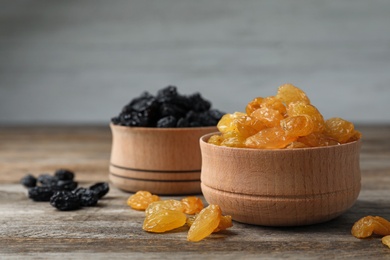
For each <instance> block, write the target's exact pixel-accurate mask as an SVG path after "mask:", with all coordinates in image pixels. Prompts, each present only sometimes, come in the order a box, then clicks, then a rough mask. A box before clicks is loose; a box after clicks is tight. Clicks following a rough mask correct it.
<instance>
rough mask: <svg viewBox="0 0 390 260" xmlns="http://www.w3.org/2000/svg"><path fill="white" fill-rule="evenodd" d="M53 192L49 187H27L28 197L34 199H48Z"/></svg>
mask: <svg viewBox="0 0 390 260" xmlns="http://www.w3.org/2000/svg"><path fill="white" fill-rule="evenodd" d="M53 194H54V192H53V190H52V189H51V187H46V186H35V187H33V188H29V189H28V197H29V198H30V199H32V200H34V201H50V197H51V196H53Z"/></svg>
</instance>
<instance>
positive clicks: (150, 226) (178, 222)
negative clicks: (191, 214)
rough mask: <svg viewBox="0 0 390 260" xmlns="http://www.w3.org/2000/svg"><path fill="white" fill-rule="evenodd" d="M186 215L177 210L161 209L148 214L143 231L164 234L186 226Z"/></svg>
mask: <svg viewBox="0 0 390 260" xmlns="http://www.w3.org/2000/svg"><path fill="white" fill-rule="evenodd" d="M185 223H186V214H184V213H183V212H180V211H177V210H170V209H160V210H158V211H155V212H151V213H148V214H146V217H145V220H144V224H143V226H142V228H143V230H145V231H148V232H154V233H163V232H166V231H169V230H173V229H176V228H179V227H182V226H184V225H185Z"/></svg>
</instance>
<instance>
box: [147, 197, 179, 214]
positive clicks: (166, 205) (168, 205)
mask: <svg viewBox="0 0 390 260" xmlns="http://www.w3.org/2000/svg"><path fill="white" fill-rule="evenodd" d="M163 209H169V210H176V211H180V212H184V205H183V204H182V203H181V201H178V200H160V201H156V202H153V203H150V205H149V206H148V207H147V208H146V210H145V214H151V213H154V212H157V211H160V210H163Z"/></svg>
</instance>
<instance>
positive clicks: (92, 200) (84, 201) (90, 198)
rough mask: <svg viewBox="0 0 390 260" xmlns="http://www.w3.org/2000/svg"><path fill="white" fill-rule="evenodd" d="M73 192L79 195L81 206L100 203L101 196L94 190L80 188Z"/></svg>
mask: <svg viewBox="0 0 390 260" xmlns="http://www.w3.org/2000/svg"><path fill="white" fill-rule="evenodd" d="M73 193H75V194H76V195H77V196H79V199H80V203H81V206H83V207H91V206H95V205H96V204H97V203H98V200H99V196H98V195H97V194H96V193H95V192H94V191H93V190H90V189H85V188H78V189H76V190H74V191H73Z"/></svg>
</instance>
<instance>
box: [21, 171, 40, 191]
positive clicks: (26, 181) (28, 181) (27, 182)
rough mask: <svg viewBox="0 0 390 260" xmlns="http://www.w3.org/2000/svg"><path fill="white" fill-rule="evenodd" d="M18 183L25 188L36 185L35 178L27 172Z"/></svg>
mask: <svg viewBox="0 0 390 260" xmlns="http://www.w3.org/2000/svg"><path fill="white" fill-rule="evenodd" d="M20 183H21V184H22V185H23V186H24V187H26V188H32V187H35V186H36V185H37V179H36V178H35V177H34V176H32V175H31V174H28V175H26V176H24V177H23V178H22V179H21V180H20Z"/></svg>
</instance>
